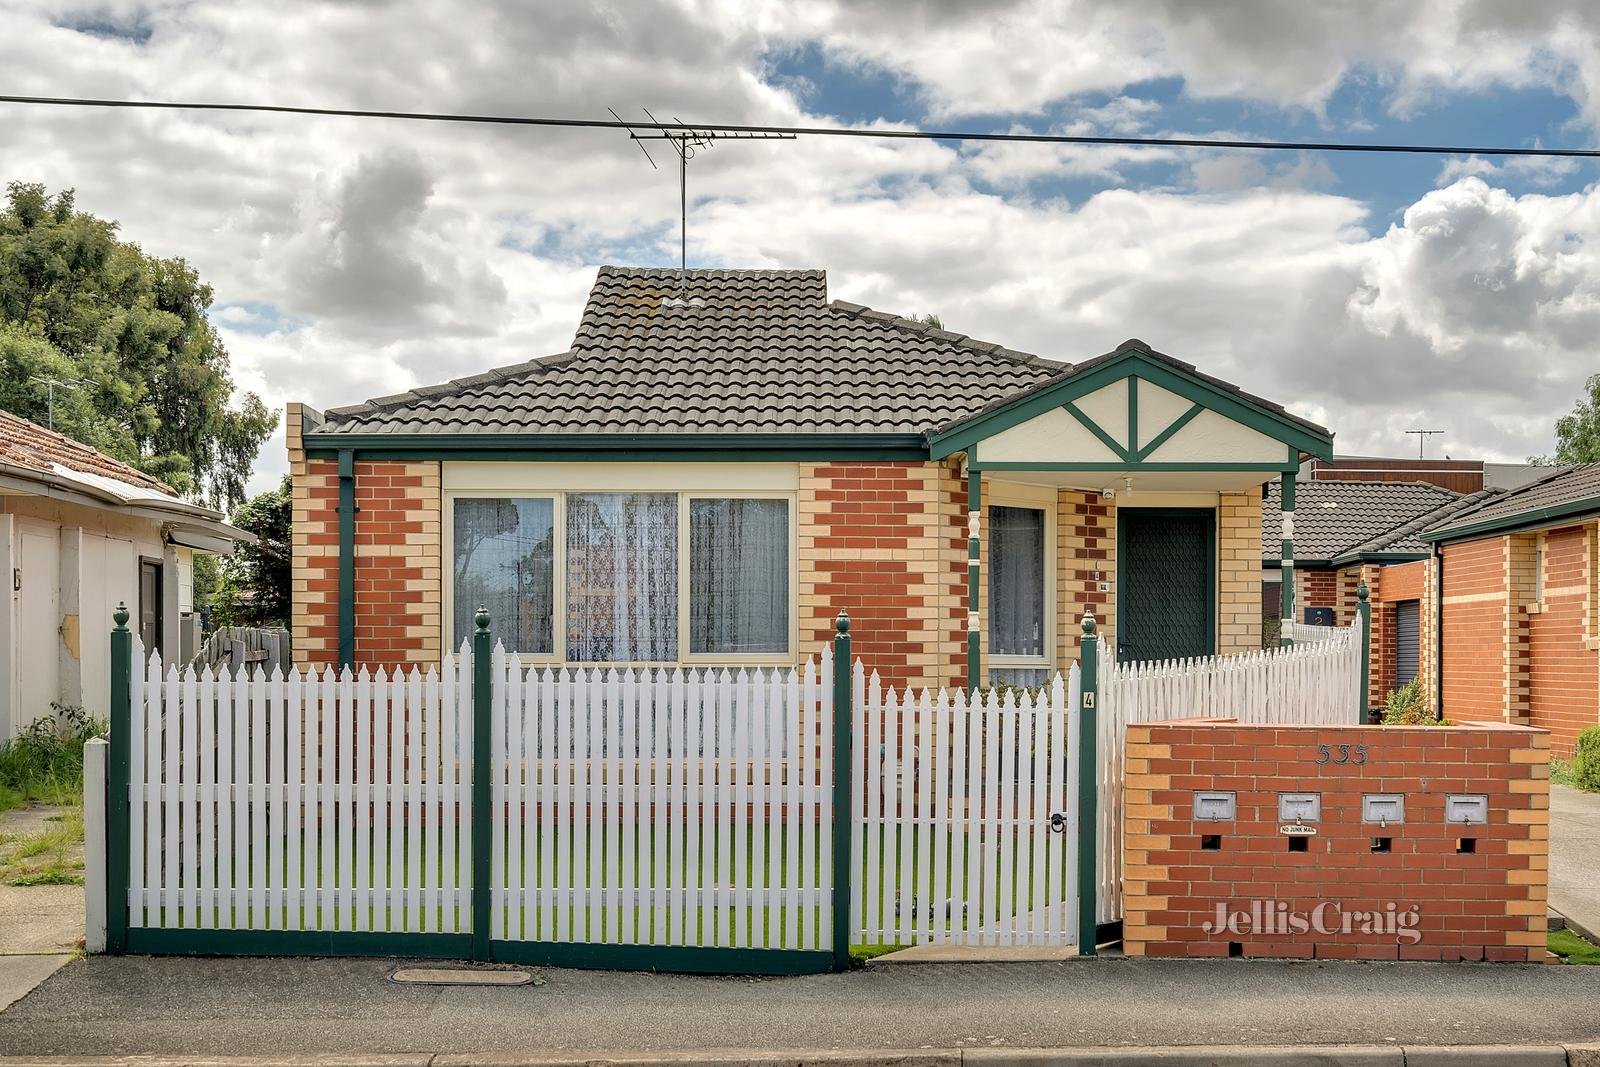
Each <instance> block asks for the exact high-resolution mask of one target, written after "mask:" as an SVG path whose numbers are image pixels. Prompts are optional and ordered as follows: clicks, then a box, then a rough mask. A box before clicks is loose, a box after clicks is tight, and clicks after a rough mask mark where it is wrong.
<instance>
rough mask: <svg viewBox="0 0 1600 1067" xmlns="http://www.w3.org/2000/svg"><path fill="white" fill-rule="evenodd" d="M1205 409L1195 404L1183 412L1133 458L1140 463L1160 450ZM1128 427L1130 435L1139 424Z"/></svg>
mask: <svg viewBox="0 0 1600 1067" xmlns="http://www.w3.org/2000/svg"><path fill="white" fill-rule="evenodd" d="M1138 380H1139V379H1137V378H1134V379H1131V381H1135V382H1136V381H1138ZM1205 409H1206V406H1205V405H1204V404H1196V405H1195V406H1194V407H1192V408H1190V409H1189V410H1188V411H1185V412H1184V413H1183V414H1182V415H1179V416H1178V417H1177V418H1176V419H1174V420H1173V421H1172V423H1171V424H1170V425H1169V426H1168V427H1167V428H1166V429H1165V430H1162V431H1161V432H1160V433H1158V434H1156V436H1155V438H1154V439H1153V440H1152V441H1151V442H1150V443H1149V444H1147V445H1145V446H1144V447H1143V448H1141V449H1139V450H1138V451H1137V452H1135V453H1134V458H1135V459H1137V460H1139V461H1140V462H1143V461H1144V460H1145V459H1146V458H1148V457H1149V456H1150V455H1151V454H1152V453H1154V452H1155V450H1156V449H1158V448H1160V447H1161V446H1162V445H1164V444H1166V443H1167V442H1168V441H1169V440H1171V438H1172V435H1173V434H1175V433H1177V432H1178V431H1179V430H1181V429H1183V428H1184V427H1185V426H1187V425H1189V424H1190V423H1191V422H1193V421H1194V417H1195V416H1196V415H1198V414H1200V413H1201V412H1202V411H1204V410H1205ZM1129 425H1130V426H1132V427H1133V430H1131V431H1130V433H1136V432H1137V431H1138V426H1139V424H1138V423H1137V422H1130V423H1129Z"/></svg>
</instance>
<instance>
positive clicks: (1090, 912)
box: [1078, 608, 1100, 956]
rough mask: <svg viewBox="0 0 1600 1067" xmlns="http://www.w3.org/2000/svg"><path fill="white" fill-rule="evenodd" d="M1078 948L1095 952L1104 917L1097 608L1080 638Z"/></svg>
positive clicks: (1083, 952) (1088, 616) (1084, 952)
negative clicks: (1101, 883)
mask: <svg viewBox="0 0 1600 1067" xmlns="http://www.w3.org/2000/svg"><path fill="white" fill-rule="evenodd" d="M1078 672H1079V674H1078V679H1079V701H1078V954H1079V955H1082V956H1093V955H1095V941H1096V940H1098V933H1097V931H1098V926H1099V920H1100V900H1099V892H1098V891H1099V886H1100V869H1099V862H1098V861H1099V852H1100V840H1099V838H1100V753H1099V747H1100V745H1099V742H1100V714H1099V710H1098V709H1097V707H1096V704H1097V700H1096V697H1097V695H1098V693H1099V688H1100V678H1099V672H1100V640H1099V638H1098V637H1097V636H1096V635H1095V622H1094V609H1093V608H1090V609H1089V610H1087V611H1085V612H1084V613H1083V636H1082V637H1081V638H1079V640H1078Z"/></svg>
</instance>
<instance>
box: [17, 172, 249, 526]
mask: <svg viewBox="0 0 1600 1067" xmlns="http://www.w3.org/2000/svg"><path fill="white" fill-rule="evenodd" d="M7 193H8V195H7V202H6V206H5V209H4V210H3V211H0V408H4V409H5V410H7V411H10V412H13V413H15V414H18V415H21V416H22V417H23V418H27V419H32V420H33V421H35V422H39V423H45V422H47V421H48V420H49V410H48V396H47V393H46V390H45V388H44V387H43V386H42V385H41V384H40V383H39V382H37V381H34V380H33V379H35V378H40V377H49V378H56V379H59V380H63V381H65V380H69V379H70V380H75V381H77V382H80V383H81V384H79V385H77V386H76V387H73V388H69V389H57V390H56V399H55V428H56V429H57V430H58V431H60V432H61V433H64V434H66V435H67V436H69V437H72V438H75V439H77V440H80V441H83V442H84V443H85V444H88V445H92V446H93V447H95V448H98V449H100V450H101V451H103V452H105V453H106V454H108V455H111V456H114V457H116V458H117V459H120V460H123V461H124V462H126V463H130V464H132V465H133V466H135V467H138V468H139V469H140V470H143V471H145V472H147V473H149V474H151V475H153V476H155V477H157V478H160V479H161V480H162V481H164V482H166V483H167V484H169V485H171V486H172V487H173V488H175V489H177V490H179V491H180V492H182V493H185V494H188V495H190V496H193V497H195V498H196V499H199V500H203V501H205V502H207V503H209V504H211V505H212V506H215V507H220V508H224V509H226V508H231V507H233V506H235V505H236V504H238V503H239V502H240V501H241V500H243V499H244V484H245V481H246V479H247V478H248V477H249V474H250V465H251V464H252V463H253V462H254V461H255V457H256V453H257V452H258V451H259V450H260V448H261V443H262V442H263V441H265V440H266V438H267V436H268V435H269V434H270V433H271V432H272V430H273V428H274V427H275V426H276V425H277V420H278V416H277V412H275V411H270V410H268V409H267V407H266V405H265V404H263V403H262V402H261V400H260V398H259V397H257V396H256V395H255V394H254V393H245V394H244V395H243V396H242V397H240V398H239V402H238V404H237V407H236V408H231V407H230V405H229V401H230V400H231V399H232V397H233V379H232V376H231V374H230V369H229V365H228V351H227V349H226V348H225V347H224V346H223V344H222V340H221V338H220V337H219V336H218V334H217V331H216V329H215V328H214V327H213V326H212V325H211V323H210V322H209V321H208V320H207V318H206V310H207V309H208V308H209V307H210V306H211V300H212V296H211V288H210V286H207V285H205V284H204V283H202V282H201V281H200V278H199V276H198V275H197V274H196V273H195V270H194V268H193V267H191V266H189V264H188V263H186V262H185V261H184V260H182V259H178V258H173V259H161V258H158V257H155V256H151V255H148V254H146V253H145V252H144V251H142V250H141V249H140V248H139V246H138V245H135V244H133V243H131V242H128V241H123V240H120V239H119V238H118V237H117V224H116V223H114V222H108V221H106V220H104V219H99V218H96V217H95V216H93V215H90V214H87V213H85V212H81V211H78V210H77V209H76V208H75V207H74V203H73V194H72V191H71V190H67V191H65V192H61V193H57V194H56V195H54V196H50V195H48V194H47V193H46V192H45V189H44V186H42V185H32V184H26V183H22V182H13V183H11V184H10V185H9V186H7Z"/></svg>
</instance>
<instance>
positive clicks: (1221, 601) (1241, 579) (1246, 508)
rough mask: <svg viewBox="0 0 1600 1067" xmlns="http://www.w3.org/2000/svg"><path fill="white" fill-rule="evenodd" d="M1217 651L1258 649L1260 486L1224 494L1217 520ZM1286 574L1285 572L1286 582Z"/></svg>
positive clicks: (1219, 504) (1259, 620)
mask: <svg viewBox="0 0 1600 1067" xmlns="http://www.w3.org/2000/svg"><path fill="white" fill-rule="evenodd" d="M1217 572H1218V573H1217V651H1218V652H1220V653H1227V652H1248V651H1251V650H1253V649H1258V648H1260V647H1261V487H1260V486H1252V487H1251V488H1249V489H1246V490H1243V491H1241V492H1237V493H1223V494H1222V495H1221V497H1220V498H1219V500H1218V517H1217ZM1288 577H1289V572H1288V571H1287V569H1286V570H1285V572H1284V578H1285V580H1287V579H1288Z"/></svg>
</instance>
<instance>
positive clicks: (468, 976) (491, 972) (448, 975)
mask: <svg viewBox="0 0 1600 1067" xmlns="http://www.w3.org/2000/svg"><path fill="white" fill-rule="evenodd" d="M389 981H391V982H398V983H399V984H400V985H536V984H537V983H536V982H535V981H534V978H533V974H532V973H531V972H529V971H511V970H499V969H496V968H489V967H399V968H396V969H395V971H394V973H393V974H391V975H389Z"/></svg>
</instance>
